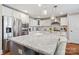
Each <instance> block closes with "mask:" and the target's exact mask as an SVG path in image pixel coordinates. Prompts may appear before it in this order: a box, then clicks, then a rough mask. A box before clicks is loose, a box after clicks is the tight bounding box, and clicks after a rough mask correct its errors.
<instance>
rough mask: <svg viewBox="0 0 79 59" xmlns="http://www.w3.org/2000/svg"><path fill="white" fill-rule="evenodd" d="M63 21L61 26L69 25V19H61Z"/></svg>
mask: <svg viewBox="0 0 79 59" xmlns="http://www.w3.org/2000/svg"><path fill="white" fill-rule="evenodd" d="M60 19H61V20H60V24H61V26H64V25H65V26H67V25H68V19H67V17H62V18H60Z"/></svg>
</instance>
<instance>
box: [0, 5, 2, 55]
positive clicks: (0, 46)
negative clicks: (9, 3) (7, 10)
mask: <svg viewBox="0 0 79 59" xmlns="http://www.w3.org/2000/svg"><path fill="white" fill-rule="evenodd" d="M1 14H2V10H1V4H0V54H2V15H1Z"/></svg>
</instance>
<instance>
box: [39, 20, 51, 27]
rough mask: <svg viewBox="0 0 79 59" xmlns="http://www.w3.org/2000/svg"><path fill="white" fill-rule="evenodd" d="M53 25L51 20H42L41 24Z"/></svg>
mask: <svg viewBox="0 0 79 59" xmlns="http://www.w3.org/2000/svg"><path fill="white" fill-rule="evenodd" d="M50 25H51V20H50V19H48V20H40V26H50Z"/></svg>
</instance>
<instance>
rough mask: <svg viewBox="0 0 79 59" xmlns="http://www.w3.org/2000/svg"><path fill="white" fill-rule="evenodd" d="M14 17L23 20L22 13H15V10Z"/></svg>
mask: <svg viewBox="0 0 79 59" xmlns="http://www.w3.org/2000/svg"><path fill="white" fill-rule="evenodd" d="M13 16H14V17H15V18H19V19H20V18H21V14H20V12H17V11H15V10H13Z"/></svg>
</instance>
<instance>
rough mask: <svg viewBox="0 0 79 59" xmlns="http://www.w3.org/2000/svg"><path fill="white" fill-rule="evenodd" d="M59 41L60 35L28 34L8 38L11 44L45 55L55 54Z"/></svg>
mask: <svg viewBox="0 0 79 59" xmlns="http://www.w3.org/2000/svg"><path fill="white" fill-rule="evenodd" d="M59 40H60V33H30V34H29V35H24V36H19V37H13V38H10V41H11V42H15V43H17V44H20V45H22V46H24V47H27V48H29V49H32V50H34V51H36V52H38V53H41V54H45V55H54V54H55V52H56V50H57V47H58V45H59ZM15 48H16V47H15ZM63 49H64V48H63Z"/></svg>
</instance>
